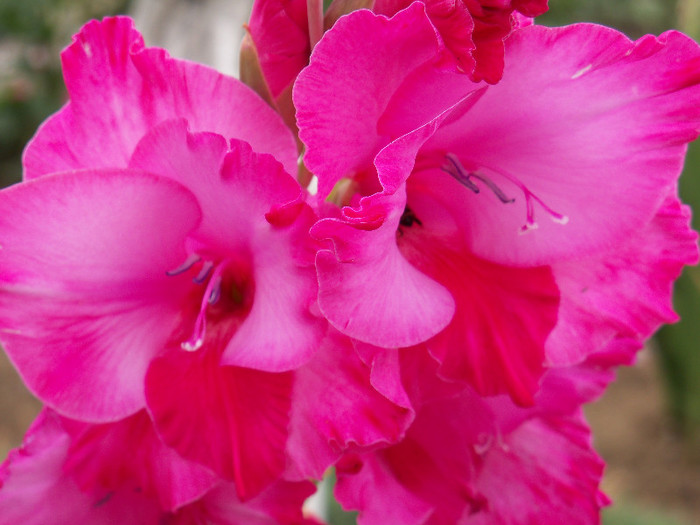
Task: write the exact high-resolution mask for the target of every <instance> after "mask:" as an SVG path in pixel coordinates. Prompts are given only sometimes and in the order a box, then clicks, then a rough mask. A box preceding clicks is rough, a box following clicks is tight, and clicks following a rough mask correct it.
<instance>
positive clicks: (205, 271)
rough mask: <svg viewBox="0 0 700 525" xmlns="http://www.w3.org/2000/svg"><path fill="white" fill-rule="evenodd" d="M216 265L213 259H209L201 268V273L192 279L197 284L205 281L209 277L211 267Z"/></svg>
mask: <svg viewBox="0 0 700 525" xmlns="http://www.w3.org/2000/svg"><path fill="white" fill-rule="evenodd" d="M213 267H214V263H213V262H211V261H207V262H205V263H204V264H203V265H202V269H201V270H199V273H198V274H197V277H195V278H194V279H192V281H193V282H194V283H196V284H202V283H203V282H204V281H206V280H207V277H209V273H210V272H211V269H212V268H213Z"/></svg>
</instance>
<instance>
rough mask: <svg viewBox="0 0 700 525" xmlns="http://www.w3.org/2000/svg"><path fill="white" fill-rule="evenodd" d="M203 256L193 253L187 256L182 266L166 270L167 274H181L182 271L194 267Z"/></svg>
mask: <svg viewBox="0 0 700 525" xmlns="http://www.w3.org/2000/svg"><path fill="white" fill-rule="evenodd" d="M201 260H202V258H201V257H200V256H199V255H197V254H196V253H193V254H191V255H190V256H188V257H187V259H186V260H185V262H183V263H182V264H181V265H180V266H178V267H177V268H175V269H174V270H169V271H167V272H165V274H166V275H168V276H170V277H172V276H173V275H180V274H181V273H185V272H186V271H187V270H189V269H190V268H192V267H193V266H194V265H195V264H197V263H198V262H199V261H201Z"/></svg>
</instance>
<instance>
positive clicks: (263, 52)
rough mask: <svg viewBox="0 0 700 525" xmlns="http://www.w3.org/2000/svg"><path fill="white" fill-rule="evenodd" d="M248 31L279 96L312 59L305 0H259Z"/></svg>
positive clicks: (255, 4)
mask: <svg viewBox="0 0 700 525" xmlns="http://www.w3.org/2000/svg"><path fill="white" fill-rule="evenodd" d="M248 31H249V32H250V36H251V37H252V38H253V42H254V43H255V48H256V50H257V52H258V57H259V59H260V66H261V67H262V70H263V74H264V75H265V80H266V81H267V83H268V85H269V87H270V91H271V93H272V96H273V97H274V98H277V97H279V96H280V94H281V93H282V92H283V91H284V90H285V89H286V88H287V86H289V85H290V84H291V83H292V82H294V80H295V79H296V77H297V75H298V74H299V72H300V71H301V70H302V69H303V68H304V66H306V64H307V63H308V62H309V55H310V54H311V43H310V40H309V22H308V17H307V1H306V0H258V1H256V2H255V3H254V4H253V12H252V13H251V14H250V21H249V22H248Z"/></svg>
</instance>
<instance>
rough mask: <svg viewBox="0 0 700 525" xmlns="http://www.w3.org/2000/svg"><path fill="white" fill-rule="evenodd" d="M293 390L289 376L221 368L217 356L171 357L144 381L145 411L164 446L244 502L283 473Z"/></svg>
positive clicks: (172, 354) (154, 365)
mask: <svg viewBox="0 0 700 525" xmlns="http://www.w3.org/2000/svg"><path fill="white" fill-rule="evenodd" d="M206 347H207V345H205V347H204V348H203V350H204V349H206ZM291 389H292V375H291V373H284V374H271V373H267V372H259V371H257V370H249V369H245V368H238V367H229V366H219V353H217V352H215V351H198V352H185V351H181V350H180V351H178V350H174V351H172V352H170V353H169V354H168V355H166V356H164V357H161V358H158V359H155V360H154V361H153V363H152V364H151V366H150V368H149V370H148V375H147V376H146V398H147V401H148V409H149V412H150V413H151V416H152V418H153V421H154V423H155V425H156V429H157V431H158V433H159V434H160V436H161V438H162V439H163V441H165V443H166V444H168V445H169V446H171V447H173V448H174V449H175V450H177V452H178V453H179V454H180V455H182V456H183V457H184V458H187V459H189V460H192V461H197V462H199V463H201V464H203V465H205V466H207V467H209V468H211V469H212V470H214V471H215V472H216V473H217V474H218V475H220V476H222V477H224V478H226V479H229V480H232V481H234V482H235V484H236V488H237V490H238V494H239V497H240V498H241V499H242V500H247V499H249V498H251V497H253V496H255V495H256V494H259V493H260V492H261V491H262V490H263V489H264V488H265V487H266V486H268V485H270V484H271V483H272V482H274V481H275V480H276V479H277V478H278V477H279V476H280V474H281V473H282V470H283V469H284V465H285V455H284V449H285V445H286V441H287V426H288V423H289V410H290V403H291V398H290V396H291Z"/></svg>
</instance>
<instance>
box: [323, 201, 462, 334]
mask: <svg viewBox="0 0 700 525" xmlns="http://www.w3.org/2000/svg"><path fill="white" fill-rule="evenodd" d="M404 203H405V195H404V194H403V192H397V193H395V194H394V195H382V194H376V195H373V196H371V197H365V198H363V199H362V201H361V203H360V205H359V207H358V208H357V209H353V208H349V207H346V208H344V209H343V214H344V217H343V218H344V221H342V222H341V221H340V220H337V219H325V220H322V221H320V222H319V223H317V224H316V225H315V226H314V227H313V229H312V235H314V236H315V237H317V238H319V239H322V238H330V239H332V240H333V242H334V248H335V250H334V251H335V253H333V252H331V251H327V250H324V251H320V252H319V254H318V256H317V259H316V267H317V271H318V279H319V297H318V301H319V306H320V308H321V311H322V312H323V314H324V315H325V317H326V318H327V319H328V320H329V321H330V323H331V324H332V325H333V326H335V327H336V328H337V329H338V330H340V331H341V332H343V333H344V334H346V335H349V336H350V337H353V338H355V339H358V340H360V341H363V342H367V343H371V344H374V345H377V346H382V347H385V348H393V347H401V346H411V345H414V344H417V343H420V342H422V341H425V340H426V339H428V338H429V337H432V336H433V335H435V334H437V333H438V332H439V331H440V330H442V328H444V327H445V326H446V325H447V324H448V323H449V321H450V319H451V318H452V314H453V312H454V301H453V299H452V297H451V295H450V294H449V292H448V291H447V290H446V289H445V288H443V287H442V286H441V285H440V284H438V283H437V282H435V281H434V280H433V279H431V278H429V277H427V276H426V275H424V274H423V273H421V272H419V271H418V270H416V269H415V268H414V267H413V266H412V265H411V264H409V262H408V261H407V260H406V259H405V258H404V256H403V255H402V254H401V252H400V251H399V249H398V246H397V244H396V240H395V239H396V235H397V233H396V231H397V227H398V225H399V220H400V218H401V214H402V213H403V211H404ZM378 313H379V314H378Z"/></svg>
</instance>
